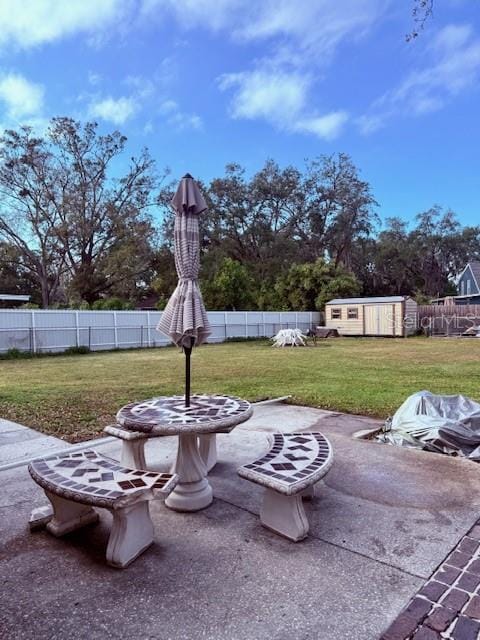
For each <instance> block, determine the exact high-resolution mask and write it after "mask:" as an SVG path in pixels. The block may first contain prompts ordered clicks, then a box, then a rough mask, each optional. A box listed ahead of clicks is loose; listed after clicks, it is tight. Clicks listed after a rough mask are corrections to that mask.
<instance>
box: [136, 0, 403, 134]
mask: <svg viewBox="0 0 480 640" xmlns="http://www.w3.org/2000/svg"><path fill="white" fill-rule="evenodd" d="M390 2H391V0H341V1H339V0H262V1H261V2H252V1H251V0H144V2H143V13H144V16H152V15H155V14H157V15H158V14H159V13H161V12H162V11H163V10H165V8H167V9H168V10H169V11H170V12H172V13H173V14H174V15H175V17H176V18H177V21H178V23H179V25H180V26H183V27H184V28H185V29H191V28H205V29H210V30H212V31H215V32H218V31H220V30H223V31H224V32H225V33H227V34H228V35H229V36H230V37H231V38H233V39H234V40H235V41H236V42H237V43H238V42H240V43H252V42H253V43H256V42H257V41H262V42H264V43H266V53H265V55H264V57H263V58H261V59H257V60H256V61H255V63H254V64H253V67H252V68H251V69H248V70H241V71H239V72H234V73H226V74H223V75H222V76H221V77H220V78H219V87H220V89H221V90H224V91H225V90H232V91H233V98H232V100H231V103H230V114H231V116H232V117H233V118H246V119H257V118H259V119H263V120H265V121H267V122H269V123H271V124H273V125H274V126H276V127H277V128H279V129H283V130H289V131H298V132H303V133H310V134H313V135H316V136H318V137H321V138H325V139H331V138H333V137H335V136H337V135H339V134H340V132H341V130H342V127H343V126H344V124H345V122H346V121H347V119H348V116H347V114H346V113H345V112H344V111H341V110H332V111H331V112H327V113H326V114H320V115H318V114H317V113H316V110H315V109H312V108H311V107H309V106H308V103H309V102H311V99H310V93H311V89H312V85H313V78H314V77H316V79H317V80H318V76H319V73H318V71H319V70H323V69H324V68H325V67H326V65H327V64H328V63H329V62H330V61H331V58H332V56H333V55H334V53H335V51H336V49H337V47H338V46H339V45H341V44H342V43H343V42H346V41H349V42H350V41H352V40H353V41H355V40H357V39H359V38H361V37H362V36H364V35H365V34H366V33H367V32H368V31H369V30H370V29H371V28H372V26H373V25H374V24H375V23H376V22H378V21H379V20H380V19H381V18H382V16H383V15H384V13H385V9H386V7H387V6H388V5H389V4H390Z"/></svg>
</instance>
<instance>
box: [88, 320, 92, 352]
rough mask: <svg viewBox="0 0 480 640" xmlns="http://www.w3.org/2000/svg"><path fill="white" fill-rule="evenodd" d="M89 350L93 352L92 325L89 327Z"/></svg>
mask: <svg viewBox="0 0 480 640" xmlns="http://www.w3.org/2000/svg"><path fill="white" fill-rule="evenodd" d="M88 349H89V350H90V351H91V350H92V325H91V324H90V325H88Z"/></svg>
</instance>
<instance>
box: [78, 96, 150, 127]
mask: <svg viewBox="0 0 480 640" xmlns="http://www.w3.org/2000/svg"><path fill="white" fill-rule="evenodd" d="M138 108H139V105H138V104H137V102H136V101H135V100H134V98H132V97H128V98H127V97H125V96H123V97H121V98H116V99H115V98H112V97H110V96H109V97H108V98H103V99H101V100H97V101H95V102H92V104H91V105H90V107H89V115H90V117H92V118H101V119H102V120H106V121H109V122H113V124H117V125H121V124H125V122H127V120H129V119H130V118H131V117H132V116H133V115H135V113H136V112H137V111H138Z"/></svg>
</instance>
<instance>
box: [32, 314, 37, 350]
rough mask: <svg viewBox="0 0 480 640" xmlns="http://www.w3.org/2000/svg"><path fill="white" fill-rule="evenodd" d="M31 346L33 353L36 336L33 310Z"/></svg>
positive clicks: (35, 348)
mask: <svg viewBox="0 0 480 640" xmlns="http://www.w3.org/2000/svg"><path fill="white" fill-rule="evenodd" d="M32 346H33V353H37V336H36V334H35V311H32Z"/></svg>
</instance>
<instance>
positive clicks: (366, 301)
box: [327, 296, 410, 304]
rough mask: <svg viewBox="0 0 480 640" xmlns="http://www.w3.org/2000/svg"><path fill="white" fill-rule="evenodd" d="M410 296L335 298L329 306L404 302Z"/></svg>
mask: <svg viewBox="0 0 480 640" xmlns="http://www.w3.org/2000/svg"><path fill="white" fill-rule="evenodd" d="M409 297H410V296H381V297H379V298H335V300H330V301H329V302H327V304H372V303H382V302H403V301H404V300H407V298H409Z"/></svg>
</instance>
